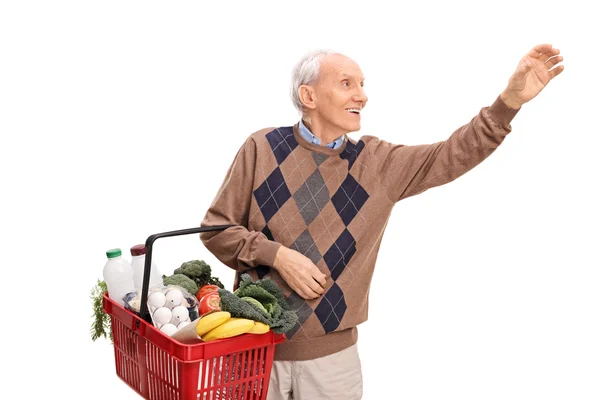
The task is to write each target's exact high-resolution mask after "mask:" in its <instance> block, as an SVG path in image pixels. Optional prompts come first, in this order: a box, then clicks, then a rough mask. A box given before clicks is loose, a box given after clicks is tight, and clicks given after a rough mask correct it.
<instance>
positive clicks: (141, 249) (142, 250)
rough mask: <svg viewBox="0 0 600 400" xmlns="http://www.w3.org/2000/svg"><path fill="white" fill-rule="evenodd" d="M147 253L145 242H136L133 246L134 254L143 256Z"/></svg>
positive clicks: (132, 251)
mask: <svg viewBox="0 0 600 400" xmlns="http://www.w3.org/2000/svg"><path fill="white" fill-rule="evenodd" d="M144 254H146V246H145V245H143V244H136V245H135V246H133V247H132V248H131V255H132V256H141V255H144Z"/></svg>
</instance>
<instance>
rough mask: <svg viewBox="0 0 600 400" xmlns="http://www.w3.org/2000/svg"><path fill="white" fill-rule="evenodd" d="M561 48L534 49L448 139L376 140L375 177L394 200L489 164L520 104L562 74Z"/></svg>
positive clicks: (546, 45) (536, 47) (374, 155)
mask: <svg viewBox="0 0 600 400" xmlns="http://www.w3.org/2000/svg"><path fill="white" fill-rule="evenodd" d="M559 54H560V52H559V50H558V49H555V48H553V47H552V46H551V45H549V44H542V45H538V46H535V47H534V48H533V49H532V50H531V51H530V52H528V53H527V54H526V55H525V56H524V57H523V58H522V59H521V61H520V63H519V65H518V67H517V69H516V70H515V72H514V73H513V75H512V76H511V77H510V79H509V81H508V84H507V87H506V89H505V90H504V91H503V92H502V93H501V94H500V95H499V96H498V97H497V98H496V100H495V101H494V102H493V104H492V105H490V106H489V107H484V108H482V109H481V110H480V112H479V113H478V114H477V115H476V116H475V117H474V118H473V119H472V120H471V121H470V122H469V123H467V124H465V125H463V126H462V127H460V128H459V129H457V130H455V131H454V133H453V134H452V135H451V136H450V137H449V138H448V139H446V140H444V141H442V142H438V143H434V144H429V145H418V146H404V145H397V144H391V143H389V142H386V141H384V140H376V141H374V142H372V143H371V145H370V146H369V148H370V152H371V154H372V156H373V158H374V159H375V160H377V161H376V163H377V164H376V168H377V176H378V177H379V178H380V183H381V184H382V186H383V187H384V188H385V189H386V191H387V194H388V197H389V198H390V199H391V200H392V201H399V200H402V199H404V198H407V197H410V196H414V195H416V194H419V193H422V192H424V191H425V190H427V189H429V188H432V187H436V186H440V185H443V184H445V183H448V182H451V181H453V180H455V179H457V178H458V177H460V176H461V175H463V174H465V173H466V172H467V171H469V170H471V169H473V168H474V167H475V166H477V165H478V164H479V163H481V162H482V161H483V160H485V159H486V158H487V157H488V156H489V155H490V154H491V153H492V152H493V151H494V150H495V149H496V148H497V147H498V146H499V145H500V144H501V143H502V141H503V140H504V138H505V137H506V136H507V135H508V134H509V133H510V132H511V126H510V123H511V121H512V119H513V118H514V117H515V115H516V114H517V112H518V111H519V110H520V109H521V106H522V105H523V104H525V103H527V102H528V101H530V100H531V99H533V98H534V97H535V96H537V95H538V94H539V93H540V92H541V91H542V89H543V88H544V87H545V86H546V85H547V84H548V83H549V82H550V80H552V79H553V78H554V77H556V76H557V75H558V74H560V73H561V72H562V71H563V69H564V68H563V66H562V65H557V64H558V63H559V62H561V61H562V60H563V58H562V56H560V55H559Z"/></svg>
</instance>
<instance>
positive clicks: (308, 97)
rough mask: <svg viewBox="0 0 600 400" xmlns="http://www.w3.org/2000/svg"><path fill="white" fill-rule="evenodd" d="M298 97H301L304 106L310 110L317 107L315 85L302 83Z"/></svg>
mask: <svg viewBox="0 0 600 400" xmlns="http://www.w3.org/2000/svg"><path fill="white" fill-rule="evenodd" d="M298 97H300V102H301V103H302V105H303V106H304V108H306V109H308V110H314V109H315V108H316V104H315V90H314V88H313V87H311V86H309V85H301V86H300V88H298Z"/></svg>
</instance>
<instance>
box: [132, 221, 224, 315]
mask: <svg viewBox="0 0 600 400" xmlns="http://www.w3.org/2000/svg"><path fill="white" fill-rule="evenodd" d="M232 226H235V225H214V226H201V227H196V228H189V229H180V230H177V231H170V232H163V233H156V234H154V235H150V236H148V239H146V259H145V263H144V281H143V283H142V303H141V304H140V316H141V318H142V319H143V320H145V321H146V322H148V323H149V324H150V325H152V319H151V318H150V313H149V312H148V304H147V301H148V286H149V285H150V269H151V265H152V245H153V244H154V242H155V241H156V240H157V239H160V238H165V237H172V236H182V235H191V234H194V233H202V232H213V231H223V230H225V229H227V228H231V227H232Z"/></svg>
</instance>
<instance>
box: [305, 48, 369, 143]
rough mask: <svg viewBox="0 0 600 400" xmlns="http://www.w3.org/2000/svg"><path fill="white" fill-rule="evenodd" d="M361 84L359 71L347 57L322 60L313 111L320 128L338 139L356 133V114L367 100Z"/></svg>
mask: <svg viewBox="0 0 600 400" xmlns="http://www.w3.org/2000/svg"><path fill="white" fill-rule="evenodd" d="M363 85H364V77H363V74H362V71H361V70H360V67H359V66H358V64H356V63H355V62H354V61H352V60H351V59H350V58H348V57H345V56H343V55H339V54H335V55H328V56H325V57H324V58H323V61H322V63H321V70H320V73H319V80H318V82H317V84H316V85H315V86H314V104H315V108H314V110H313V118H317V119H318V120H319V125H320V126H321V129H327V130H328V131H330V132H335V133H336V134H339V136H341V135H345V134H346V133H348V132H356V131H358V130H360V112H361V111H362V108H363V107H364V106H365V104H366V103H367V100H368V98H367V96H366V94H365V92H364V90H363Z"/></svg>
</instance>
